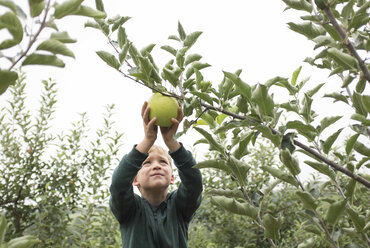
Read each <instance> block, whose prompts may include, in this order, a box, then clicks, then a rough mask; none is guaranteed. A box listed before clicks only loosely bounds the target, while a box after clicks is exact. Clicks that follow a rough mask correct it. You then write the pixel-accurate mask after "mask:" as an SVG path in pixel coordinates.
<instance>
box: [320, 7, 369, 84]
mask: <svg viewBox="0 0 370 248" xmlns="http://www.w3.org/2000/svg"><path fill="white" fill-rule="evenodd" d="M323 10H324V12H325V14H326V15H327V16H328V18H329V21H330V23H331V24H332V25H333V27H334V28H335V30H337V32H338V34H339V36H340V38H341V39H342V41H343V44H344V45H345V46H346V47H347V49H348V51H349V52H350V53H351V54H352V56H353V57H355V59H356V60H357V61H358V64H359V66H360V68H361V70H362V72H363V73H364V77H365V79H366V80H367V82H368V83H370V71H369V69H368V68H367V66H366V64H365V62H364V60H362V59H361V57H360V55H359V54H358V53H357V51H356V49H355V48H354V46H353V44H352V43H351V42H350V41H349V40H348V37H347V34H346V31H345V30H344V29H343V28H342V27H341V26H340V25H339V23H338V22H337V20H336V19H335V17H334V15H333V12H332V11H331V10H330V7H329V6H326V8H324V9H323Z"/></svg>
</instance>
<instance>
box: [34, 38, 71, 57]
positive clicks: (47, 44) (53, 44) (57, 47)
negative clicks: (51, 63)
mask: <svg viewBox="0 0 370 248" xmlns="http://www.w3.org/2000/svg"><path fill="white" fill-rule="evenodd" d="M36 50H44V51H49V52H51V53H53V54H61V55H65V56H69V57H72V58H74V57H75V55H74V54H73V52H72V51H71V50H69V49H68V48H67V46H66V45H64V43H63V42H61V41H58V40H55V39H49V40H46V41H44V42H42V43H41V44H40V45H39V46H38V47H37V48H36Z"/></svg>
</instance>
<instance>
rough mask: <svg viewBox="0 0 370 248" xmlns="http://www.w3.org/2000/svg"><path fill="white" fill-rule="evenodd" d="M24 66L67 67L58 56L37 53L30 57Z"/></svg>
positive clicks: (24, 62)
mask: <svg viewBox="0 0 370 248" xmlns="http://www.w3.org/2000/svg"><path fill="white" fill-rule="evenodd" d="M22 65H51V66H57V67H64V66H65V64H64V62H63V61H62V60H60V59H58V58H57V56H54V55H43V54H36V53H33V54H30V55H28V56H27V57H26V59H25V60H24V61H23V63H22Z"/></svg>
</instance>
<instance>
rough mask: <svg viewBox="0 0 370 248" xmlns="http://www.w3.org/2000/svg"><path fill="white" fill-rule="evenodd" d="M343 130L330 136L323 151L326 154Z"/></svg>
mask: <svg viewBox="0 0 370 248" xmlns="http://www.w3.org/2000/svg"><path fill="white" fill-rule="evenodd" d="M342 130H343V128H341V129H339V130H337V131H336V132H335V133H333V134H332V135H330V136H329V137H328V138H327V139H326V141H325V142H324V144H323V151H324V153H325V154H328V153H329V151H330V149H331V147H332V145H333V144H334V142H335V141H336V140H337V138H338V136H339V134H340V133H341V132H342Z"/></svg>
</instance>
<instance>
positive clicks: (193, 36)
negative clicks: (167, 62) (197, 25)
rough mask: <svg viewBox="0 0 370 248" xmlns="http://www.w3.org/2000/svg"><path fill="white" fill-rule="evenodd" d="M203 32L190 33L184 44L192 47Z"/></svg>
mask: <svg viewBox="0 0 370 248" xmlns="http://www.w3.org/2000/svg"><path fill="white" fill-rule="evenodd" d="M201 34H202V32H193V33H191V34H188V35H187V36H186V38H185V40H184V46H186V47H188V48H190V47H192V46H193V45H194V43H195V42H196V41H197V39H198V38H199V36H200V35H201Z"/></svg>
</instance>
